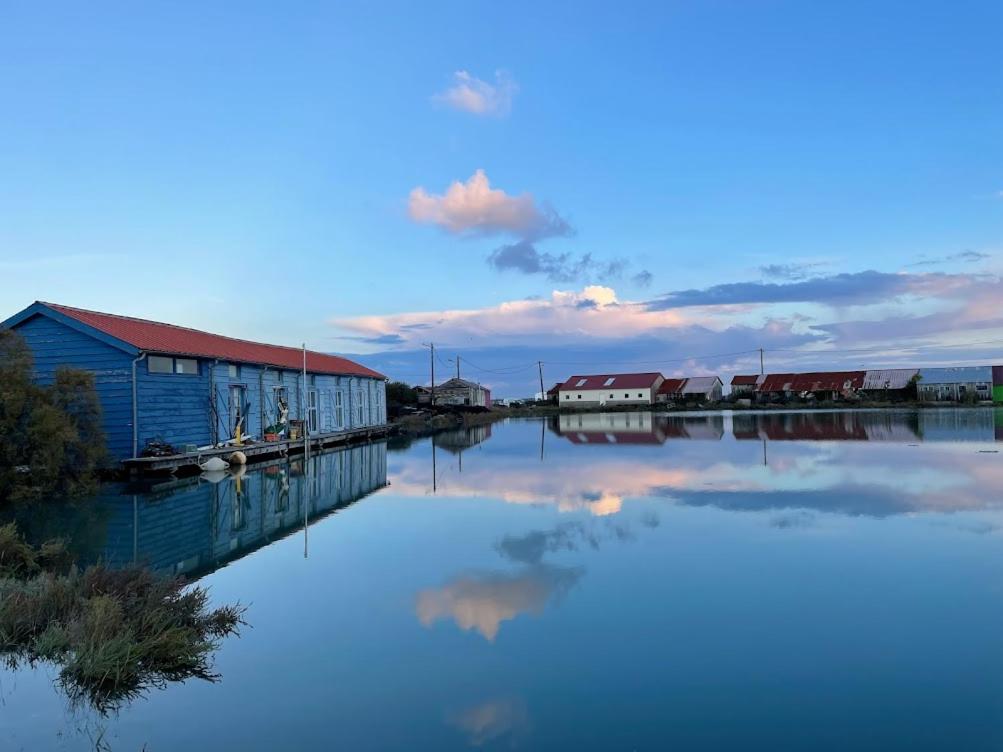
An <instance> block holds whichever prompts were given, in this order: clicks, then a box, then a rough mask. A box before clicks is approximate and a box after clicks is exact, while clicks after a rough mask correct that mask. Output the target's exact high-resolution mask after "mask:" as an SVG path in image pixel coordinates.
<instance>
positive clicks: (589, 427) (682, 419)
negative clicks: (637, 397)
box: [556, 412, 724, 445]
mask: <svg viewBox="0 0 1003 752" xmlns="http://www.w3.org/2000/svg"><path fill="white" fill-rule="evenodd" d="M556 431H557V433H558V434H559V435H560V436H563V437H564V438H566V439H567V440H568V441H570V442H571V443H572V444H624V445H636V444H664V443H665V442H666V441H668V440H669V439H706V440H710V441H719V440H720V439H721V437H722V436H724V415H723V414H721V413H716V414H707V415H658V414H655V413H648V412H618V413H579V414H574V413H572V414H567V413H565V414H562V415H559V416H558V420H557V426H556Z"/></svg>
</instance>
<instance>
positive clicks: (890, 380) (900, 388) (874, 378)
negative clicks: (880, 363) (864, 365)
mask: <svg viewBox="0 0 1003 752" xmlns="http://www.w3.org/2000/svg"><path fill="white" fill-rule="evenodd" d="M918 374H919V369H918V368H888V369H884V370H878V371H864V383H863V385H862V386H861V388H860V389H861V391H862V392H863V393H864V394H865V395H866V396H868V397H871V398H876V399H906V398H908V397H913V396H915V395H914V394H913V393H912V391H913V387H914V385H915V382H916V376H917V375H918Z"/></svg>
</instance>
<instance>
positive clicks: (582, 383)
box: [575, 379, 587, 386]
mask: <svg viewBox="0 0 1003 752" xmlns="http://www.w3.org/2000/svg"><path fill="white" fill-rule="evenodd" d="M586 381H587V379H578V383H577V384H575V386H585V382H586Z"/></svg>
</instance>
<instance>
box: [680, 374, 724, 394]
mask: <svg viewBox="0 0 1003 752" xmlns="http://www.w3.org/2000/svg"><path fill="white" fill-rule="evenodd" d="M719 381H720V379H719V378H718V377H717V376H694V377H693V378H691V379H686V383H685V384H684V385H683V394H709V393H710V391H711V390H712V389H714V386H715V385H716V384H717V383H718V382H719Z"/></svg>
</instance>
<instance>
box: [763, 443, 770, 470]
mask: <svg viewBox="0 0 1003 752" xmlns="http://www.w3.org/2000/svg"><path fill="white" fill-rule="evenodd" d="M763 466H764V467H769V463H768V462H767V461H766V439H763Z"/></svg>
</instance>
